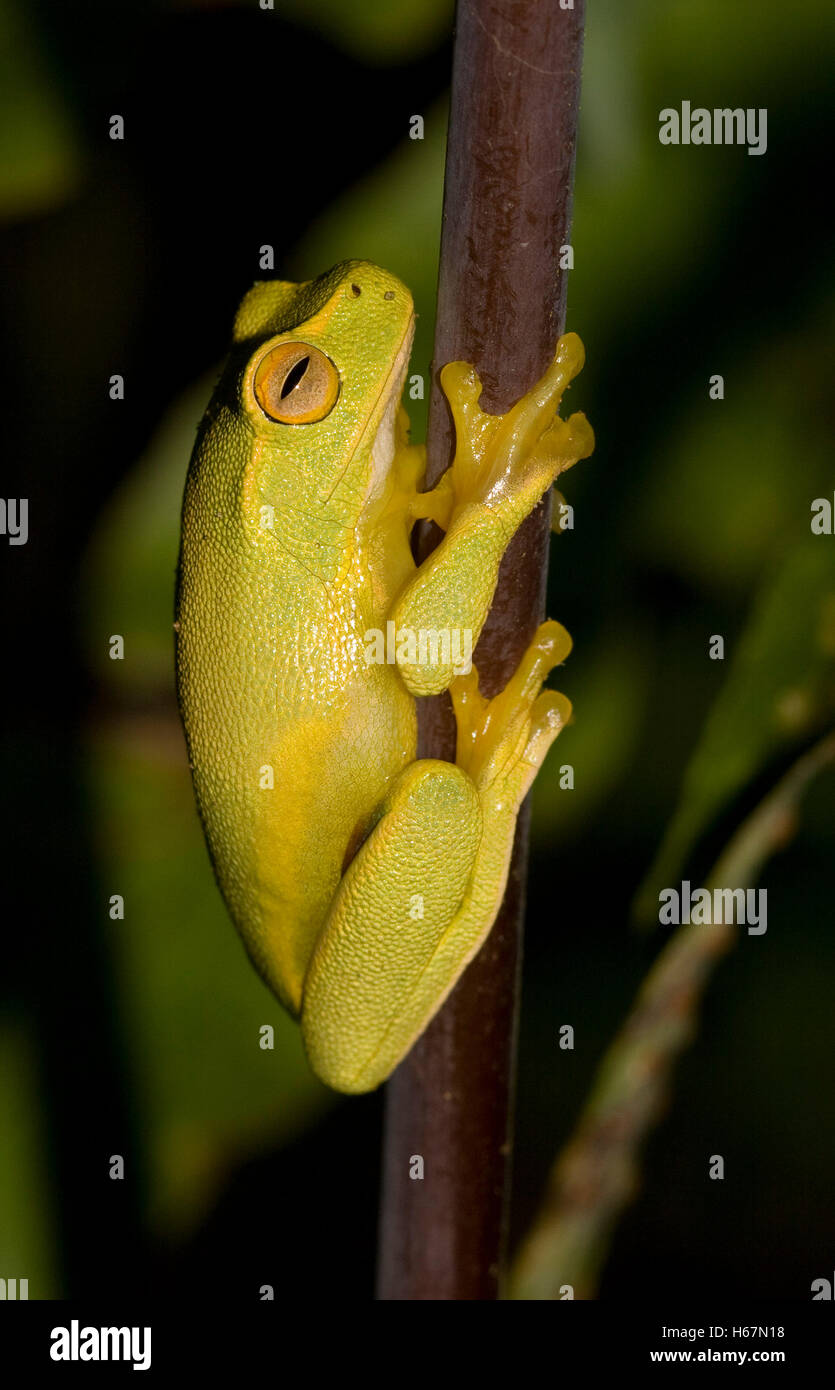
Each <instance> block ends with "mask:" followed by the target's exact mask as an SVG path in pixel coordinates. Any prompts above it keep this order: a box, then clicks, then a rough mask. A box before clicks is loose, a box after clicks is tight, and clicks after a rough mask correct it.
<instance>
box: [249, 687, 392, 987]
mask: <svg viewBox="0 0 835 1390" xmlns="http://www.w3.org/2000/svg"><path fill="white" fill-rule="evenodd" d="M416 741H417V734H416V714H415V702H414V700H413V698H412V697H411V696H410V695H409V694H408V692H407V691H406V689H405V687H404V686H403V685H402V683H401V681H400V678H399V676H398V675H397V674H396V672H395V671H394V670H391V669H388V670H386V671H383V672H379V671H378V672H377V673H376V678H375V679H374V680H372V681H365V682H362V683H358V684H357V686H356V688H355V689H354V690H353V691H350V690H349V691H347V692H346V705H345V707H344V708H343V709H342V710H341V711H340V712H339V713H338V714H335V713H334V712H333V711H331V712H329V713H328V714H327V715H323V714H321V713H319V712H316V713H314V714H311V715H305V714H304V713H302V712H299V711H295V712H294V714H293V718H292V719H291V720H287V721H283V722H282V723H281V725H280V727H279V729H278V730H277V734H276V737H275V740H274V743H273V745H272V747H271V749H270V751H269V755H268V756H267V757H265V759H264V763H266V764H268V765H269V766H270V767H271V768H272V775H273V779H274V785H273V788H272V789H271V790H270V789H263V790H262V791H261V794H260V796H259V798H258V801H257V803H256V807H257V809H256V813H255V818H254V835H253V840H254V844H253V850H254V857H253V861H252V864H253V870H252V871H253V872H254V876H255V883H254V884H253V885H251V887H252V888H254V893H249V894H248V895H247V896H248V899H249V902H250V904H252V905H253V906H254V908H255V911H252V908H250V911H249V913H248V914H247V917H248V920H246V921H239V922H238V926H239V928H240V930H241V932H242V934H243V936H244V938H245V940H246V944H247V949H248V951H249V953H250V955H251V957H252V959H253V961H254V962H255V964H256V966H257V968H258V970H259V971H260V973H261V974H262V975H263V976H264V978H265V979H266V981H267V983H268V984H269V985H270V986H271V988H272V989H274V990H275V992H276V993H277V994H278V996H279V998H280V999H281V1000H282V1002H283V1003H285V1004H286V1005H287V1007H288V1008H290V1009H292V1010H293V1011H294V1012H298V1011H299V1008H300V1005H301V994H302V987H303V984H304V977H305V973H306V970H307V965H308V961H309V960H310V956H311V953H312V951H313V947H314V945H315V943H316V938H317V936H318V934H319V931H320V930H321V927H322V925H323V923H324V921H325V918H326V916H327V913H328V910H329V907H330V904H331V901H332V899H333V895H334V893H335V892H336V889H337V886H338V884H339V881H340V878H341V877H342V873H343V869H344V866H345V861H346V857H348V856H349V855H350V853H351V852H352V851H355V849H356V847H357V844H358V843H359V842H360V841H361V839H362V838H364V835H365V834H366V833H367V832H368V830H369V829H370V828H371V825H372V824H373V822H374V820H375V818H376V814H377V812H378V808H379V806H380V803H381V801H382V800H383V798H384V796H385V794H386V792H387V790H388V788H389V786H390V784H391V782H392V781H393V779H394V778H395V777H396V776H397V774H398V773H399V772H400V771H401V769H402V768H403V767H404V766H405V765H406V764H407V763H409V762H412V761H413V760H414V757H415V753H416ZM267 780H268V779H267Z"/></svg>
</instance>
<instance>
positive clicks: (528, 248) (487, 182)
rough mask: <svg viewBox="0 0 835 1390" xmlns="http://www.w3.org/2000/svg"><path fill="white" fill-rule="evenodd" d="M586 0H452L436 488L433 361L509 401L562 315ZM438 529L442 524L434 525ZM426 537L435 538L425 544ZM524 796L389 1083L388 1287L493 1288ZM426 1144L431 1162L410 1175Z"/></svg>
mask: <svg viewBox="0 0 835 1390" xmlns="http://www.w3.org/2000/svg"><path fill="white" fill-rule="evenodd" d="M583 18H584V0H576V4H575V7H574V9H573V10H571V9H568V10H564V9H561V8H560V7H559V6H558V5H557V4H556V3H555V0H459V4H458V11H457V23H456V40H455V56H454V63H453V80H452V98H451V111H450V126H449V143H448V148H447V163H446V182H445V189H444V221H443V232H442V240H441V265H440V279H439V289H438V317H437V325H436V332H435V355H434V362H433V371H432V392H431V397H430V408H429V428H428V440H427V453H428V467H427V486H428V487H431V486H433V485H434V483H435V482H437V479H438V478H439V477H440V475H441V474H442V473H443V472H444V470H445V469H446V468H447V467H448V466H449V462H450V458H451V452H452V443H453V440H452V425H451V420H450V416H449V412H448V409H447V406H446V402H445V401H444V399H443V396H442V395H441V393H440V389H439V386H438V379H437V372H438V368H439V367H440V366H442V365H443V364H444V363H446V362H449V361H455V360H464V361H468V362H472V363H473V364H474V365H475V367H476V369H477V370H478V372H479V375H480V376H481V379H482V382H483V383H484V392H483V396H482V405H483V406H484V408H485V409H487V410H492V411H496V412H502V411H505V410H507V409H508V408H509V406H511V405H512V404H513V403H514V402H515V401H516V400H518V399H519V397H520V396H522V395H523V394H524V393H525V392H526V391H527V390H529V389H530V387H531V386H532V385H533V384H534V382H535V381H536V380H537V379H538V377H539V376H540V375H541V374H542V372H543V371H544V369H545V367H546V365H547V364H548V362H549V361H550V359H551V356H552V354H553V350H554V343H555V340H556V338H557V337H558V335H559V334H560V332H561V331H562V328H563V324H564V318H565V298H566V276H565V274H564V273H563V272H562V271H561V270H560V267H559V257H560V248H561V247H562V246H563V245H565V244H566V243H567V242H568V239H569V230H570V223H571V191H572V180H573V170H574V148H575V138H576V126H577V106H578V100H579V87H580V64H581V57H582V38H583ZM549 526H550V499H549V498H546V499H545V500H544V501H543V503H541V504H540V506H539V507H538V508H537V509H536V511H535V512H534V513H533V515H532V516H531V517H529V518H528V521H527V522H526V523H525V524H524V525H523V526H522V527H521V528H520V530H519V532H518V534H517V536H516V537H515V539H514V541H513V542H512V544H511V545H510V547H509V548H508V551H507V554H506V555H505V558H504V562H503V564H502V567H501V572H500V575H499V583H498V587H497V590H496V596H495V598H494V601H493V607H492V609H491V612H490V616H489V618H488V621H487V625H486V627H485V629H484V632H483V634H482V637H481V639H480V641H479V644H478V648H477V651H476V655H475V660H476V663H477V666H478V670H479V676H480V681H481V688H482V690H483V691H484V693H485V694H487V695H493V694H496V693H497V692H498V691H499V690H501V689H502V688H503V686H504V685H505V683H506V682H507V680H508V678H509V676H510V675H511V673H512V672H513V670H514V669H515V667H516V665H517V664H518V661H519V659H520V657H521V655H522V653H523V651H524V649H525V647H526V646H527V644H528V642H529V640H530V638H531V636H532V635H533V632H534V630H535V628H536V626H537V624H538V623H539V621H540V620H541V618H542V616H543V611H544V596H545V581H546V573H547V560H548V538H549ZM435 540H437V533H436V536H435ZM426 548H431V545H427V546H426ZM419 713H420V728H421V737H420V756H422V757H436V758H438V757H440V758H446V759H448V760H450V761H454V758H455V739H454V720H453V718H452V711H451V706H450V702H449V699H448V697H439V698H438V699H437V700H426V701H422V702H421V709H420V711H419ZM527 826H528V814H527V807H525V808H523V811H522V814H521V815H520V817H519V822H518V825H517V835H516V843H515V848H514V854H513V861H512V865H511V870H510V877H509V880H508V887H507V891H506V894H505V899H504V903H503V906H502V909H501V912H500V914H499V917H498V920H497V921H496V924H495V926H494V927H493V930H492V932H491V934H490V937H489V938H488V940H487V942H486V943H485V945H484V947H483V948H482V950H481V952H480V953H479V955H478V956H477V957H476V959H475V960H474V961H473V962H472V964H471V965H470V966H469V968H468V969H467V971H466V972H465V974H464V975H463V976H462V978H461V980H460V981H459V983H458V985H457V987H456V989H455V990H454V991H453V993H452V994H451V995H450V997H449V999H448V1000H447V1002H446V1004H445V1006H444V1007H443V1009H442V1010H441V1011H440V1013H439V1014H438V1015H437V1017H436V1018H435V1019H434V1021H433V1022H432V1024H431V1025H430V1026H429V1028H428V1029H427V1030H426V1032H425V1033H424V1034H423V1036H422V1038H420V1039H419V1041H418V1043H417V1044H416V1045H415V1047H414V1048H413V1049H412V1052H411V1053H410V1055H409V1056H408V1057H407V1058H406V1060H405V1061H404V1062H403V1063H402V1064H401V1066H400V1067H399V1068H398V1070H397V1072H396V1073H395V1074H394V1076H393V1077H392V1079H391V1081H390V1082H389V1084H388V1088H387V1098H386V1130H385V1139H384V1160H383V1191H382V1208H381V1227H380V1271H379V1285H378V1292H379V1297H380V1298H383V1299H409V1300H411V1299H444V1300H446V1299H472V1300H490V1299H495V1298H497V1297H498V1294H499V1285H500V1270H501V1267H502V1261H503V1254H504V1238H505V1224H506V1220H505V1218H506V1209H507V1194H508V1186H509V1170H510V1131H511V1115H512V1099H513V1074H514V1064H515V1040H516V1014H517V998H518V981H519V968H520V945H521V920H522V914H523V910H524V882H525V873H526V864H527ZM416 1154H420V1155H421V1156H422V1157H423V1160H424V1178H423V1180H422V1181H414V1180H412V1179H411V1178H410V1176H409V1169H410V1158H411V1156H412V1155H416Z"/></svg>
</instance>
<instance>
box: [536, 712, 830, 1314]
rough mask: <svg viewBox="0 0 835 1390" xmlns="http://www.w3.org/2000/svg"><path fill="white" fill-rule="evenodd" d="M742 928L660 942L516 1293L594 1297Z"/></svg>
mask: <svg viewBox="0 0 835 1390" xmlns="http://www.w3.org/2000/svg"><path fill="white" fill-rule="evenodd" d="M833 761H835V734H829V735H828V736H827V737H826V738H824V739H823V740H822V741H821V742H820V743H818V744H816V745H815V747H814V748H813V749H811V751H810V752H808V753H806V754H805V755H804V756H803V757H802V758H800V759H799V760H798V761H797V762H796V763H795V764H794V766H793V767H792V768H791V769H790V771H789V772H788V773H787V774H786V775H785V777H783V779H782V780H781V781H780V782H779V783H778V785H777V787H776V788H775V789H774V790H773V791H772V792H771V793H770V794H769V795H768V796H767V797H766V798H765V799H764V800H763V801H762V802H761V803H760V804H759V806H758V807H757V808H756V809H755V810H754V811H753V812H752V813H751V815H750V816H749V817H748V818H747V819H746V820H745V821H744V822H743V824H742V825H741V826H740V828H739V830H738V831H737V832H736V834H735V835H734V836H733V838H732V840H731V842H730V844H729V845H728V847H727V849H726V850H725V851H724V853H723V854H722V855H721V856H720V858H719V860H718V861H717V863H716V865H715V866H714V869H713V871H712V873H711V874H710V877H709V879H708V882H707V885H706V886H708V887H709V888H711V889H712V888H713V887H714V886H715V887H721V888H747V887H750V886H751V885H752V884H753V883H755V882H756V880H757V878H758V877H759V874H760V871H761V869H762V866H763V864H764V863H765V861H766V859H768V857H769V856H770V855H771V854H772V853H773V852H774V850H776V849H778V848H780V847H782V845H783V844H785V842H786V840H787V839H788V838H789V837H790V835H791V834H792V832H793V830H794V827H795V822H796V814H797V805H798V802H799V800H800V797H801V796H802V794H803V792H804V791H805V789H806V787H807V785H808V784H809V782H810V781H811V780H812V778H813V777H814V776H816V774H817V773H818V772H820V771H821V770H822V769H823V768H824V767H827V766H828V765H830V764H831V763H832V762H833ZM737 934H738V931H737V927H736V926H735V924H734V923H732V922H722V921H720V922H711V923H706V924H704V925H701V926H692V925H689V924H688V925H686V926H680V927H679V928H678V930H677V931H676V933H675V935H674V936H673V937H672V939H671V941H670V942H669V943H668V945H667V946H666V947H665V948H664V949H663V950H662V952H661V954H660V955H659V957H658V959H657V960H656V962H655V964H654V965H653V967H652V969H651V971H650V973H649V975H648V976H647V978H646V980H645V981H644V983H643V985H642V987H641V989H640V992H639V994H638V997H637V999H636V1001H635V1004H634V1006H633V1008H632V1011H631V1013H630V1014H629V1017H628V1018H627V1020H626V1023H625V1024H624V1026H623V1028H622V1029H621V1031H620V1032H619V1033H618V1035H617V1037H616V1038H615V1040H614V1042H613V1043H612V1045H611V1047H610V1048H609V1050H608V1052H607V1053H606V1055H605V1057H604V1059H603V1062H602V1063H601V1066H600V1068H599V1070H598V1073H597V1078H596V1080H595V1084H594V1087H593V1090H592V1095H591V1099H590V1100H589V1102H588V1104H587V1105H586V1108H585V1110H584V1111H583V1114H582V1115H581V1117H580V1122H579V1124H578V1126H577V1129H576V1130H575V1133H574V1135H573V1137H572V1139H571V1140H570V1142H569V1143H568V1145H567V1146H566V1147H565V1149H563V1151H562V1153H561V1154H560V1155H559V1157H558V1158H557V1161H556V1163H555V1164H554V1168H553V1170H552V1174H551V1179H550V1183H549V1189H548V1192H547V1194H546V1198H545V1201H544V1203H543V1207H542V1210H541V1212H540V1214H539V1216H538V1218H537V1220H536V1222H535V1223H534V1227H533V1230H532V1231H531V1233H530V1235H529V1236H528V1238H527V1240H526V1241H525V1242H524V1244H523V1246H522V1248H521V1250H520V1252H519V1255H518V1258H517V1260H516V1264H515V1267H514V1271H513V1284H512V1296H513V1297H514V1298H517V1299H560V1298H563V1297H566V1294H565V1293H563V1292H561V1290H564V1289H565V1287H566V1286H569V1287H570V1288H571V1289H572V1294H571V1295H570V1296H571V1297H574V1298H583V1299H585V1298H593V1297H594V1294H595V1290H596V1286H597V1280H598V1275H599V1272H600V1270H601V1268H602V1266H603V1263H604V1260H605V1258H606V1255H607V1253H608V1249H609V1244H610V1241H611V1236H612V1232H613V1230H614V1227H615V1224H616V1222H617V1221H618V1219H619V1217H620V1216H621V1214H622V1213H623V1210H624V1208H625V1207H626V1206H627V1204H628V1203H629V1201H630V1200H631V1199H632V1197H633V1195H634V1193H635V1190H636V1187H637V1183H638V1172H639V1160H640V1153H641V1148H642V1145H643V1143H644V1142H645V1140H646V1137H647V1134H648V1133H649V1131H650V1129H651V1128H652V1125H653V1124H654V1122H655V1120H656V1119H657V1117H658V1115H659V1113H660V1111H661V1109H662V1107H663V1105H664V1103H665V1101H666V1098H667V1093H668V1089H669V1083H670V1078H671V1074H672V1070H673V1067H674V1065H675V1063H676V1061H677V1060H678V1058H679V1056H680V1054H681V1052H682V1051H683V1050H684V1048H685V1047H686V1046H687V1044H688V1043H689V1042H690V1041H691V1039H692V1038H693V1036H694V1034H695V1032H696V1024H697V1011H698V1007H699V1004H700V1003H701V999H702V996H703V993H704V990H705V987H706V985H707V983H708V981H709V979H710V976H711V972H712V970H713V967H714V966H715V965H716V963H717V962H718V961H719V960H720V959H721V957H722V956H723V955H724V954H725V952H726V951H728V950H729V949H730V947H731V946H732V945H733V944H734V943H735V941H736V939H737Z"/></svg>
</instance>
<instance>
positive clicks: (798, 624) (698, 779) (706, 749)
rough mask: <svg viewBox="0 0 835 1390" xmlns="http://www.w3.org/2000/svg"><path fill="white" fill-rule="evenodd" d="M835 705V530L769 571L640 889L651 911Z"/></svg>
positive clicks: (641, 910)
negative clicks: (754, 784) (716, 828)
mask: <svg viewBox="0 0 835 1390" xmlns="http://www.w3.org/2000/svg"><path fill="white" fill-rule="evenodd" d="M833 715H835V538H833V537H830V536H815V535H812V534H811V532H810V534H809V535H808V536H807V537H805V539H803V540H801V541H799V542H797V544H796V545H794V546H793V547H792V548H791V549H790V550H789V551H788V553H787V554H786V556H785V558H784V559H783V561H782V562H781V563H780V565H779V567H778V569H777V572H776V574H775V575H774V576H773V578H772V579H771V580H770V581H768V582H767V583H766V585H765V588H764V590H763V592H762V594H761V597H760V599H759V601H758V602H757V604H756V606H755V609H754V612H753V615H752V617H751V620H750V622H749V624H748V627H747V628H746V630H745V632H744V633H743V635H742V638H741V639H740V641H739V643H738V646H737V650H736V652H735V653H733V654H732V658H731V666H730V670H729V672H728V676H727V679H726V681H725V683H724V685H723V687H722V690H721V692H720V694H719V696H718V698H717V700H716V703H715V704H714V706H713V709H712V711H711V713H710V715H709V717H708V720H707V723H706V724H705V727H704V730H703V732H702V735H701V738H700V739H699V741H698V744H697V745H696V749H695V752H694V753H693V756H692V758H691V760H690V763H689V765H688V767H687V770H686V772H685V776H684V783H683V786H682V792H681V798H680V801H679V805H678V808H677V810H676V812H675V815H674V816H673V819H672V821H671V823H670V825H669V826H668V829H667V833H666V835H665V836H664V839H663V841H662V844H661V848H660V850H659V852H658V854H657V856H656V858H655V862H654V863H653V865H652V867H651V869H650V871H649V873H648V874H647V876H646V879H645V880H644V883H643V885H642V887H641V889H640V891H639V893H638V896H637V898H636V903H635V915H636V916H637V917H638V919H639V920H641V921H649V920H651V919H652V918H653V917H654V916H655V914H656V912H657V906H658V891H659V889H660V888H662V887H667V886H669V885H670V884H672V883H673V882H674V881H675V880H676V879H677V878H678V877H679V876H680V875H681V872H682V869H683V867H684V866H685V864H686V862H687V860H688V859H689V857H690V856H691V855H692V853H693V851H694V849H695V848H696V846H697V844H698V842H699V841H700V839H701V838H702V836H703V835H704V834H705V832H706V831H707V830H708V829H709V828H710V826H711V825H712V824H714V823H715V821H716V819H717V817H718V816H719V815H721V814H722V813H723V812H725V811H728V810H729V808H730V807H731V806H732V803H733V800H734V798H735V797H737V796H738V795H739V793H740V792H742V791H743V790H744V788H745V787H746V786H747V785H748V784H749V783H750V782H751V781H752V780H753V779H754V778H755V777H757V776H759V775H762V774H764V773H766V772H767V770H768V768H769V767H770V766H772V765H775V766H776V764H777V763H778V762H779V763H782V761H783V760H784V758H785V757H788V756H790V755H791V754H792V753H793V752H794V751H800V750H802V748H803V747H804V746H805V745H806V744H808V742H809V741H810V740H811V739H812V738H813V737H814V736H815V734H816V733H817V732H819V731H820V730H821V729H823V728H825V727H826V725H827V723H828V722H829V721H831V719H832V718H833Z"/></svg>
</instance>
